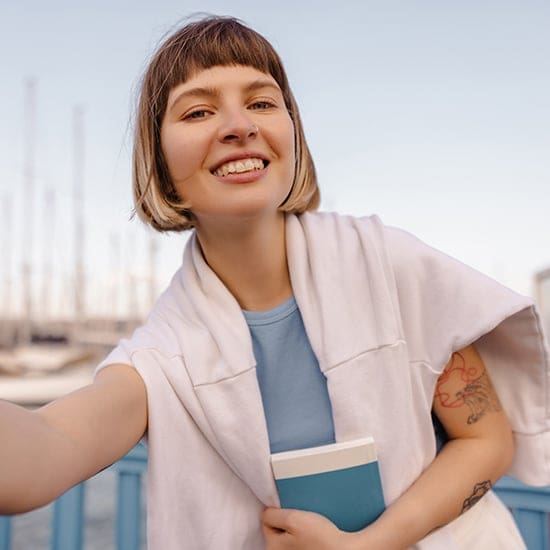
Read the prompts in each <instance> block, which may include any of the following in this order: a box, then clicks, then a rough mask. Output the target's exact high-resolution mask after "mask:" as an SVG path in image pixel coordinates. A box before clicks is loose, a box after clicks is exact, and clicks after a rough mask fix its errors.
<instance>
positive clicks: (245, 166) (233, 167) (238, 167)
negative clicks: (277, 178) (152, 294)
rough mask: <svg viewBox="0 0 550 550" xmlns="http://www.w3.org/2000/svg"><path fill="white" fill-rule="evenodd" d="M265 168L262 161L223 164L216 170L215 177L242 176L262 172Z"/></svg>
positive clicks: (247, 160)
mask: <svg viewBox="0 0 550 550" xmlns="http://www.w3.org/2000/svg"><path fill="white" fill-rule="evenodd" d="M263 167H264V161H263V160H262V159H257V158H253V159H243V160H237V161H232V162H226V163H225V164H222V165H221V166H220V167H219V168H218V169H217V170H214V175H215V176H227V174H240V173H242V172H251V171H252V170H261V169H262V168H263Z"/></svg>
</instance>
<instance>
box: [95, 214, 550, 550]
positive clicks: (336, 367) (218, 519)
mask: <svg viewBox="0 0 550 550" xmlns="http://www.w3.org/2000/svg"><path fill="white" fill-rule="evenodd" d="M286 231H287V252H288V262H289V270H290V277H291V282H292V288H293V291H294V295H295V298H296V301H297V303H298V306H299V308H300V311H301V314H302V317H303V320H304V324H305V327H306V331H307V333H308V336H309V338H310V341H311V345H312V348H313V350H314V352H315V354H316V356H317V359H318V360H319V365H320V368H321V370H322V371H323V373H324V374H325V376H326V377H327V383H328V390H329V396H330V400H331V405H332V411H333V416H334V425H335V433H336V440H337V441H343V440H347V439H354V438H360V437H365V436H373V437H374V440H375V442H376V444H377V448H378V455H379V463H380V472H381V477H382V484H383V489H384V494H385V498H386V502H387V504H389V503H391V502H392V501H394V500H395V499H396V498H398V497H399V496H400V495H401V494H402V493H403V492H404V491H405V490H406V489H407V488H408V487H409V486H410V485H411V484H412V482H413V481H414V480H415V479H417V478H418V476H419V475H420V474H421V473H422V471H423V470H424V469H425V468H426V467H427V466H428V464H430V462H431V461H432V460H433V458H434V455H435V440H434V432H433V427H432V421H431V415H430V413H431V407H432V401H433V395H434V390H435V384H436V381H437V378H438V375H439V374H440V373H441V371H442V370H443V368H444V366H445V365H446V363H447V361H448V360H449V358H450V356H451V354H452V352H453V351H455V350H458V349H461V348H463V347H465V346H466V345H468V344H470V343H472V342H476V347H477V349H478V351H479V352H480V354H481V356H482V357H483V360H484V362H485V364H486V367H487V369H488V371H489V373H490V376H491V378H492V380H493V382H494V385H495V387H496V389H497V392H498V394H499V396H500V398H501V401H502V403H503V406H504V408H505V410H506V412H507V413H508V415H509V418H510V422H511V424H512V428H513V430H514V433H515V437H516V445H517V453H516V459H515V462H514V465H513V468H512V470H511V474H512V475H514V476H516V477H518V478H519V479H521V480H523V481H524V482H526V483H530V484H538V485H545V484H550V462H549V458H550V435H549V426H550V419H549V413H548V411H549V410H550V407H549V404H550V403H549V398H548V377H549V372H550V369H549V364H548V351H547V348H545V345H544V342H543V338H542V335H541V328H540V323H539V320H538V317H537V313H536V311H535V309H534V307H533V304H532V301H531V300H530V299H529V298H526V297H523V296H520V295H518V294H516V293H514V292H512V291H511V290H509V289H507V288H505V287H503V286H501V285H500V284H498V283H496V282H495V281H493V280H491V279H489V278H488V277H485V276H484V275H481V274H480V273H478V272H476V271H474V270H472V269H470V268H468V267H466V266H465V265H463V264H461V263H460V262H458V261H456V260H454V259H452V258H449V257H448V256H445V255H444V254H442V253H440V252H438V251H435V250H433V249H431V248H429V247H427V246H426V245H424V244H423V243H422V242H420V241H419V240H418V239H416V238H415V237H413V236H411V235H410V234H408V233H405V232H403V231H400V230H397V229H394V228H388V227H385V226H383V225H382V224H381V222H380V221H379V220H378V219H377V218H376V217H370V218H353V217H347V216H339V215H336V214H329V213H306V214H303V215H301V216H298V217H297V216H292V215H290V216H287V223H286ZM112 363H125V364H128V365H132V366H134V367H135V368H136V369H137V370H138V372H139V374H140V375H141V376H142V378H143V380H144V382H145V384H146V387H147V396H148V412H149V425H148V434H147V440H148V445H149V472H148V543H149V549H150V550H172V549H174V550H175V549H205V550H206V549H215V550H220V549H228V550H258V549H262V548H264V543H263V539H262V535H261V529H260V522H259V517H260V514H261V511H262V510H263V508H264V507H265V506H268V505H271V506H272V505H278V504H279V501H278V496H277V490H276V486H275V483H274V480H273V476H272V472H271V469H270V463H269V442H268V436H267V429H266V423H265V418H264V414H263V408H262V401H261V396H260V392H259V388H258V382H257V379H256V372H255V360H254V354H253V351H252V343H251V339H250V333H249V330H248V327H247V325H246V321H245V319H244V317H243V315H242V313H241V310H240V307H239V305H238V303H237V301H236V300H235V299H234V297H233V296H232V295H231V294H230V293H229V291H228V290H227V289H226V288H225V286H224V285H223V284H222V283H221V281H220V280H219V279H218V278H217V276H216V275H215V274H214V273H213V272H212V271H211V270H210V268H209V267H208V266H207V264H206V263H205V261H204V259H203V257H202V254H201V252H200V248H199V246H198V243H197V240H196V237H195V235H192V236H191V238H190V239H189V241H188V244H187V247H186V250H185V254H184V258H183V265H182V267H181V268H180V269H179V270H178V271H177V273H176V274H175V276H174V278H173V280H172V282H171V284H170V286H169V287H168V289H167V290H166V291H165V292H164V294H163V295H162V296H161V297H160V299H159V300H158V302H157V304H156V305H155V307H154V309H153V311H152V312H151V314H150V316H149V318H148V319H147V322H146V323H145V325H144V326H143V327H141V328H139V329H138V330H137V331H136V332H135V333H134V335H133V336H132V337H131V338H130V339H128V340H123V341H121V342H120V344H119V346H118V347H117V348H115V350H114V351H113V352H112V353H111V354H110V355H109V356H108V357H107V358H106V359H105V361H103V363H102V364H101V365H100V368H101V367H104V366H106V365H109V364H112ZM484 500H486V501H487V503H489V504H490V503H494V506H493V512H492V513H494V514H496V516H498V521H496V522H495V525H498V524H499V523H500V524H501V527H499V529H504V528H505V527H504V526H505V524H506V523H507V522H508V523H510V520H509V517H508V516H507V514H506V511H505V510H504V508H502V507H500V506H499V504H498V501H497V499H496V498H495V497H494V496H493V495H491V494H489V495H487V497H485V499H484ZM489 504H486V505H485V506H488V505H489ZM481 508H482V507H481V506H480V505H479V504H478V505H476V506H474V507H473V508H472V509H471V510H470V511H469V512H467V514H465V515H464V516H461V517H460V518H459V519H458V520H455V522H453V523H451V524H449V526H446V527H444V528H442V529H439V530H438V531H436V532H434V533H432V534H431V535H430V536H429V537H427V538H426V539H424V541H423V542H422V543H420V544H419V545H418V548H422V549H428V548H445V549H446V550H447V549H452V548H466V546H464V544H462V543H461V542H460V541H459V540H458V538H457V536H456V529H455V530H453V529H454V528H453V524H454V523H457V525H460V524H461V523H462V524H464V523H465V522H466V521H468V518H469V517H472V518H474V519H473V520H472V525H474V524H478V523H479V521H475V516H476V514H478V512H477V511H476V509H477V510H481ZM499 514H500V516H499ZM496 516H495V517H496ZM465 518H466V519H465ZM483 528H484V526H483V525H481V526H479V529H483ZM509 528H510V529H512V530H513V526H511V525H509ZM468 529H470V527H468ZM485 530H486V526H485ZM474 539H475V537H474ZM467 547H468V550H471V549H472V548H474V547H473V546H472V545H471V543H468V546H467ZM479 548H482V547H481V546H479ZM483 548H486V547H483ZM500 548H504V547H500ZM510 548H518V546H517V545H516V546H510Z"/></svg>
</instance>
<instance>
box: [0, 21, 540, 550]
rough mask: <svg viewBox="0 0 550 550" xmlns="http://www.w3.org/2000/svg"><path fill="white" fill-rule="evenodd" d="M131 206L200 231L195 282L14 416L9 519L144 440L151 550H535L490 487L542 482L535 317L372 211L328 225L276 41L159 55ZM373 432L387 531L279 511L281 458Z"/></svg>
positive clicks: (236, 30)
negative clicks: (88, 372) (60, 388)
mask: <svg viewBox="0 0 550 550" xmlns="http://www.w3.org/2000/svg"><path fill="white" fill-rule="evenodd" d="M134 191H135V204H136V210H137V212H138V214H139V215H140V217H141V218H142V219H143V220H144V221H145V222H146V223H149V224H151V225H152V226H153V227H154V228H155V229H157V230H159V231H183V230H187V229H192V235H191V236H190V239H189V241H188V244H187V247H186V250H185V254H184V258H183V265H182V267H181V268H180V270H179V271H178V272H177V273H176V274H175V276H174V278H173V280H172V282H171V284H170V286H169V288H168V289H167V290H166V292H165V293H164V294H163V295H162V296H161V298H160V299H159V301H158V303H157V304H156V306H155V307H154V309H153V311H152V312H151V314H150V316H149V318H148V319H147V321H146V323H145V325H144V326H143V327H142V328H140V329H138V330H137V331H136V332H135V334H134V335H133V336H132V337H131V338H130V339H129V340H125V341H122V342H121V343H120V345H119V346H118V347H117V348H116V349H115V350H114V351H113V352H112V353H111V354H110V355H109V357H108V358H107V359H106V360H105V361H104V362H103V363H102V364H101V365H100V369H99V370H98V373H97V376H96V379H95V381H94V383H93V384H92V385H91V386H89V387H87V388H84V389H82V390H80V391H78V392H76V393H73V394H71V395H68V396H67V397H64V398H62V399H59V400H58V401H55V402H53V403H51V404H49V405H47V406H45V407H43V408H42V409H40V410H38V411H36V412H28V411H25V410H23V409H21V408H18V407H16V406H14V405H12V404H9V403H0V439H1V441H2V442H3V443H2V446H1V447H0V464H1V465H2V467H1V468H0V487H1V488H2V489H1V491H0V511H1V512H2V513H14V512H20V511H23V510H28V509H31V508H34V507H37V506H40V505H42V504H45V503H46V502H48V501H50V500H52V499H54V498H56V497H57V496H59V495H60V494H61V493H62V492H64V491H65V490H67V489H68V488H69V487H71V486H72V485H74V484H76V483H78V482H79V481H81V480H83V479H86V478H88V477H90V476H92V475H93V474H95V473H96V472H98V471H100V470H101V469H102V468H104V467H106V466H108V465H109V464H111V463H113V462H114V461H116V460H117V459H119V458H120V457H122V456H123V455H124V454H125V453H126V452H127V451H128V450H129V449H131V448H132V447H133V446H134V445H135V444H136V443H137V442H138V441H139V440H140V439H141V438H143V437H145V438H146V440H147V442H148V446H149V475H148V539H149V548H150V549H151V550H155V549H162V550H170V549H176V548H177V549H180V548H190V549H192V548H196V549H209V548H212V549H222V548H224V549H225V548H227V549H231V550H233V549H251V550H252V549H254V550H256V549H261V548H267V549H287V548H288V549H290V548H292V549H315V550H322V549H327V550H328V549H338V550H340V549H365V550H376V549H383V550H392V549H402V548H409V547H411V546H415V547H416V548H421V549H429V548H438V549H439V548H445V549H450V548H461V549H468V550H472V549H476V548H479V549H484V550H486V549H487V548H499V549H514V550H516V549H518V548H523V547H524V546H523V543H522V541H521V538H520V536H519V534H518V532H517V530H516V528H515V526H514V523H513V521H512V519H511V516H510V515H509V513H508V511H507V510H506V509H505V508H504V506H503V505H502V504H501V503H500V502H499V501H498V499H497V498H496V497H495V496H494V494H493V493H492V492H491V491H490V488H491V485H492V484H493V483H494V482H495V481H496V480H497V479H498V478H499V477H500V476H501V475H502V474H504V473H505V472H506V471H509V470H510V469H511V471H512V472H513V473H514V474H515V475H517V476H519V477H520V478H521V479H523V480H524V481H525V482H528V483H535V484H548V483H550V472H549V469H548V464H547V461H546V457H547V456H548V453H549V452H550V449H549V445H548V441H549V435H548V430H549V419H548V412H547V411H548V410H549V408H548V396H547V393H546V380H547V376H548V360H547V353H546V351H545V348H544V345H543V341H542V338H541V333H540V327H539V323H538V318H537V315H536V312H535V310H534V308H533V305H532V303H531V301H530V300H529V299H527V298H524V297H521V296H518V295H516V294H515V293H513V292H512V291H510V290H508V289H505V288H503V287H501V286H500V285H498V284H497V283H495V282H494V281H492V280H490V279H488V278H486V277H484V276H483V275H480V274H479V273H477V272H475V271H473V270H471V269H469V268H467V267H466V266H464V265H462V264H460V263H459V262H457V261H455V260H452V259H451V258H448V257H447V256H445V255H443V254H441V253H439V252H437V251H435V250H433V249H431V248H429V247H427V246H426V245H424V244H422V243H421V242H419V241H418V240H417V239H415V238H414V237H413V236H411V235H409V234H407V233H405V232H403V231H399V230H397V229H393V228H388V227H385V226H384V225H383V224H382V223H381V222H380V221H379V220H378V219H377V218H376V217H370V218H352V217H346V216H339V215H337V214H329V213H317V212H315V210H316V208H317V206H318V203H319V191H318V188H317V183H316V177H315V170H314V165H313V162H312V159H311V156H310V154H309V151H308V147H307V144H306V141H305V137H304V132H303V129H302V125H301V122H300V117H299V114H298V108H297V106H296V102H295V100H294V98H293V96H292V93H291V91H290V88H289V84H288V82H287V78H286V75H285V72H284V69H283V66H282V64H281V62H280V60H279V58H278V56H277V54H276V53H275V51H274V50H273V48H272V47H271V46H270V44H269V43H268V42H267V41H266V40H265V39H264V38H263V37H261V36H260V35H258V34H257V33H256V32H254V31H253V30H251V29H249V28H247V27H246V26H244V25H243V24H241V23H240V22H238V21H236V20H234V19H231V18H218V17H209V18H206V19H202V20H200V21H197V22H194V23H190V24H188V25H186V26H185V27H183V28H182V29H180V30H179V31H177V32H176V33H175V34H173V35H172V36H171V37H170V38H168V40H166V42H165V43H164V44H163V45H162V46H161V47H160V49H159V50H158V52H157V54H156V55H155V57H154V58H153V60H152V61H151V63H150V66H149V68H148V70H147V72H146V74H145V77H144V80H143V85H142V91H141V100H140V106H139V112H138V118H137V128H136V139H135V151H134ZM489 375H490V376H489ZM491 380H492V381H491ZM495 388H496V389H495ZM432 412H433V414H434V415H435V416H436V417H437V419H438V422H440V423H441V425H442V426H443V427H444V429H445V431H446V434H447V436H448V441H447V442H446V443H445V445H444V446H443V448H442V450H441V451H440V452H439V453H437V454H436V440H435V436H434V429H433V425H432V417H431V415H432ZM365 436H373V437H374V440H375V442H376V445H377V450H378V457H379V464H380V471H381V477H382V485H383V490H384V494H385V499H386V504H387V510H386V511H385V512H384V513H383V514H382V515H381V516H380V518H379V519H377V520H376V521H374V522H373V523H372V524H371V525H370V526H368V527H366V528H365V529H363V530H362V531H359V532H355V533H348V532H344V531H340V530H339V529H338V528H336V526H335V525H333V524H332V523H331V522H330V521H329V520H327V519H325V518H324V517H322V516H320V515H317V514H314V513H308V512H303V511H296V510H285V509H280V508H279V507H278V505H279V500H278V495H277V489H276V486H275V483H274V479H273V474H272V472H271V467H270V453H272V452H276V451H280V450H287V449H297V448H304V447H310V446H316V445H322V444H325V443H331V442H334V441H345V440H350V439H357V438H361V437H365Z"/></svg>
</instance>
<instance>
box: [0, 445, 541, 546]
mask: <svg viewBox="0 0 550 550" xmlns="http://www.w3.org/2000/svg"><path fill="white" fill-rule="evenodd" d="M111 469H113V470H114V471H116V473H117V477H118V489H117V515H116V548H117V550H139V548H141V547H143V548H145V543H142V541H141V531H142V530H141V486H142V483H141V478H142V475H143V474H144V473H145V471H146V469H147V451H146V449H145V447H144V446H143V445H138V446H137V447H135V448H134V449H132V451H130V452H129V453H128V454H127V455H126V456H125V457H124V458H122V459H121V460H119V461H118V462H117V463H116V464H113V466H111ZM495 491H496V492H497V494H498V495H499V497H500V498H501V499H502V500H503V502H504V503H505V504H506V506H508V507H509V508H510V509H511V510H512V513H513V515H514V518H515V519H516V522H517V524H518V526H519V529H520V531H521V534H522V535H523V538H524V539H525V542H526V544H527V548H528V549H529V550H548V549H549V548H550V544H549V542H550V537H549V530H548V527H549V519H550V487H528V486H526V485H523V484H522V483H520V482H518V481H517V480H515V479H512V478H504V479H502V480H500V481H499V482H498V483H497V485H496V487H495ZM85 492H86V483H81V484H80V485H77V486H76V487H73V488H72V489H71V490H70V491H67V492H66V493H65V494H64V495H62V496H61V497H59V498H58V499H57V500H56V501H55V505H54V512H53V520H52V530H51V543H50V550H81V549H82V548H83V528H84V500H85ZM11 541H12V521H11V517H10V516H0V550H11Z"/></svg>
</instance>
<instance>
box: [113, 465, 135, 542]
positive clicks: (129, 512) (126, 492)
mask: <svg viewBox="0 0 550 550" xmlns="http://www.w3.org/2000/svg"><path fill="white" fill-rule="evenodd" d="M140 524H141V473H136V472H119V474H118V502H117V524H116V525H117V528H116V547H117V550H137V549H138V548H139V547H140V538H141V529H140Z"/></svg>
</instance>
